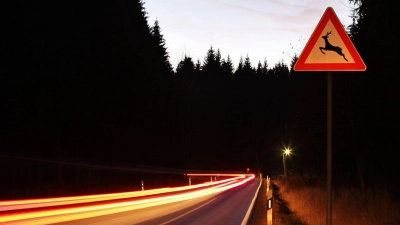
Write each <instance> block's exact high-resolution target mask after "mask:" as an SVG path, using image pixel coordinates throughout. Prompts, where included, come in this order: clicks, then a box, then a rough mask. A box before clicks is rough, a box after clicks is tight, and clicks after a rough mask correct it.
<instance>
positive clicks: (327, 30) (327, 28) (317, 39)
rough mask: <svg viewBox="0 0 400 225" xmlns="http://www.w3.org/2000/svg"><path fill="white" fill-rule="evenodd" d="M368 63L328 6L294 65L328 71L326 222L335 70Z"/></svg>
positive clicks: (353, 68)
mask: <svg viewBox="0 0 400 225" xmlns="http://www.w3.org/2000/svg"><path fill="white" fill-rule="evenodd" d="M366 69H367V67H366V66H365V64H364V61H363V60H362V58H361V57H360V55H359V54H358V52H357V49H356V48H355V47H354V45H353V42H352V41H351V40H350V38H349V36H348V35H347V32H346V30H345V29H344V28H343V26H342V23H341V22H340V20H339V19H338V17H337V16H336V13H335V11H334V10H333V9H332V8H331V7H328V8H327V9H326V10H325V13H324V14H323V15H322V18H321V20H320V21H319V23H318V25H317V27H316V28H315V30H314V32H313V33H312V35H311V37H310V39H309V40H308V42H307V45H306V46H305V47H304V49H303V51H302V53H301V54H300V57H299V59H298V60H297V62H296V64H295V65H294V70H295V71H328V72H327V73H328V74H327V86H328V88H327V89H328V90H327V99H328V103H327V104H328V105H327V160H326V186H327V187H326V188H327V206H326V224H327V225H331V224H332V71H365V70H366Z"/></svg>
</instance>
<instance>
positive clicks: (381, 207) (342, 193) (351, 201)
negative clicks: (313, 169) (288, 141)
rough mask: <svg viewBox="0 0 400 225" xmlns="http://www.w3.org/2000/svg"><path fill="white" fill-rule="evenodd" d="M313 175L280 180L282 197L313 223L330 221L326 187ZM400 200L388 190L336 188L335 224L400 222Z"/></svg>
mask: <svg viewBox="0 0 400 225" xmlns="http://www.w3.org/2000/svg"><path fill="white" fill-rule="evenodd" d="M313 179H316V178H315V177H312V176H309V175H302V176H293V177H291V178H290V179H288V180H276V181H274V183H275V185H277V186H278V188H279V190H280V194H281V197H282V199H283V200H284V201H286V202H287V204H288V207H289V208H290V210H291V211H293V212H294V213H295V214H296V216H297V217H299V219H300V220H301V221H304V222H305V223H306V224H309V225H314V224H315V225H320V224H325V223H326V190H325V188H324V187H323V185H322V184H321V182H320V181H317V180H313ZM399 212H400V204H399V203H396V202H393V201H392V200H391V198H390V196H389V194H388V192H387V191H385V190H368V191H366V193H364V194H363V193H361V192H360V191H357V190H355V189H340V190H333V197H332V224H341V225H347V224H348V225H354V224H363V225H368V224H371V225H372V224H373V225H376V224H380V225H389V224H390V225H394V224H400V213H399Z"/></svg>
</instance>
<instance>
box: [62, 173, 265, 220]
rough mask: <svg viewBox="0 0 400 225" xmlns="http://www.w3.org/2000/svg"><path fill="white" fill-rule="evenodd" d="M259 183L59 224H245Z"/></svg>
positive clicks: (256, 180) (251, 182)
mask: <svg viewBox="0 0 400 225" xmlns="http://www.w3.org/2000/svg"><path fill="white" fill-rule="evenodd" d="M260 184H261V181H260V180H258V179H253V181H250V182H247V183H245V184H243V185H240V186H238V187H235V188H232V189H229V190H227V191H224V192H222V193H219V194H211V195H207V196H203V197H199V198H195V199H190V200H184V201H179V202H174V203H168V204H164V205H158V206H153V207H148V208H144V209H137V210H132V211H128V212H123V213H116V214H111V215H106V216H99V217H93V218H88V219H81V220H75V221H70V222H64V223H59V224H74V225H80V224H82V225H83V224H85V225H86V224H93V225H94V224H95V225H106V224H120V225H123V224H140V225H154V224H160V225H161V224H184V225H186V224H192V225H196V224H199V225H200V224H201V225H204V224H211V225H212V224H226V225H237V224H242V223H243V221H246V220H245V218H246V214H248V211H249V208H250V206H251V205H252V201H253V199H255V197H256V194H257V192H258V189H259V187H260ZM247 217H248V215H247Z"/></svg>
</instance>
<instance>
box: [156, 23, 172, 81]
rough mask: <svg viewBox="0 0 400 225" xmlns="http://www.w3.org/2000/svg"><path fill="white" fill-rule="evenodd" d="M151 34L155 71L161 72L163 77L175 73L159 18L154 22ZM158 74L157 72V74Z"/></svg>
mask: <svg viewBox="0 0 400 225" xmlns="http://www.w3.org/2000/svg"><path fill="white" fill-rule="evenodd" d="M151 35H152V37H153V42H154V45H155V46H154V48H155V49H154V60H155V61H154V64H155V65H154V67H155V72H156V73H159V74H160V75H161V76H162V77H168V76H171V75H172V74H173V71H172V66H171V63H170V61H169V54H168V52H167V47H165V39H164V36H163V35H162V34H161V28H160V26H159V23H158V20H156V21H155V22H154V26H153V27H152V28H151ZM157 75H158V74H156V76H157Z"/></svg>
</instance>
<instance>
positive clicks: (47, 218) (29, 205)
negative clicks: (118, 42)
mask: <svg viewBox="0 0 400 225" xmlns="http://www.w3.org/2000/svg"><path fill="white" fill-rule="evenodd" d="M198 176H212V175H210V174H201V175H198ZM220 176H222V177H224V174H220ZM251 179H254V175H252V176H247V177H246V176H245V175H243V174H239V176H237V177H233V178H229V179H223V180H220V181H215V182H207V183H203V184H198V185H192V186H182V187H175V188H161V189H154V190H148V191H136V192H124V193H112V194H102V195H87V196H75V197H61V198H45V199H28V200H16V201H0V224H49V223H58V222H65V221H71V220H77V219H84V218H89V217H94V216H102V215H108V214H113V213H118V212H124V211H129V210H135V209H141V208H146V207H152V206H156V205H162V204H167V203H172V202H177V201H183V200H188V199H193V198H198V197H201V196H205V195H209V194H214V193H218V192H222V191H225V190H228V189H231V188H233V187H237V186H239V185H242V184H244V183H246V182H247V181H249V180H251ZM174 192H176V193H174ZM161 194H162V196H160V195H161ZM165 194H168V195H165ZM146 196H147V198H140V199H136V200H135V199H134V198H135V197H146ZM127 198H133V199H127ZM111 200H112V201H113V202H112V203H110V202H108V203H107V201H111ZM115 200H120V201H119V202H115ZM98 201H102V202H99V203H98V204H94V203H96V202H98ZM89 202H92V203H93V204H91V205H89V206H88V205H86V206H80V205H79V204H81V203H89ZM71 204H77V205H74V206H70V205H71ZM55 206H57V207H56V208H54V207H55ZM60 206H62V207H61V208H60ZM41 207H49V208H48V209H40V208H41ZM52 207H53V209H52Z"/></svg>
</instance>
